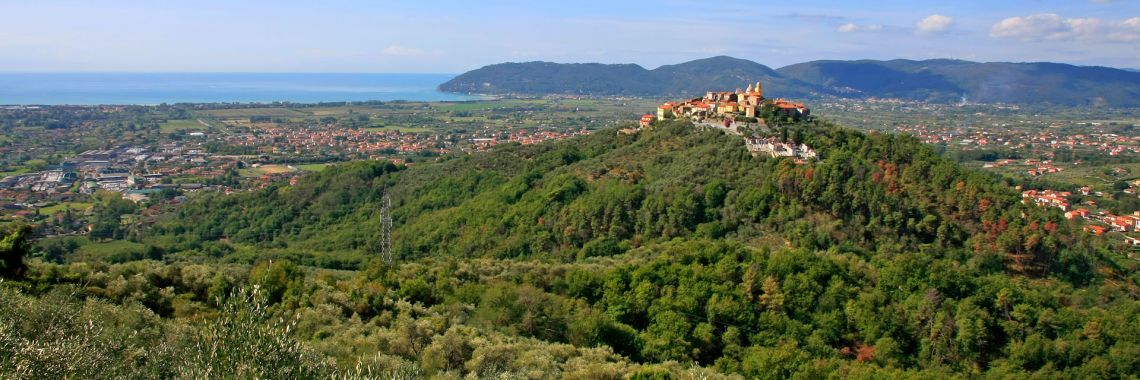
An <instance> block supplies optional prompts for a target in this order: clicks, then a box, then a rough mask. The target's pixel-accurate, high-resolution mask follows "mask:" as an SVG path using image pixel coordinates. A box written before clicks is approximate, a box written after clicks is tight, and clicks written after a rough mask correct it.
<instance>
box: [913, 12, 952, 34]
mask: <svg viewBox="0 0 1140 380" xmlns="http://www.w3.org/2000/svg"><path fill="white" fill-rule="evenodd" d="M953 22H954V19H953V18H951V17H950V16H943V15H940V14H932V15H930V16H926V18H924V19H922V21H919V22H918V24H917V25H916V26H915V31H917V32H918V33H919V34H938V33H942V32H945V31H946V30H948V29H950V24H951V23H953Z"/></svg>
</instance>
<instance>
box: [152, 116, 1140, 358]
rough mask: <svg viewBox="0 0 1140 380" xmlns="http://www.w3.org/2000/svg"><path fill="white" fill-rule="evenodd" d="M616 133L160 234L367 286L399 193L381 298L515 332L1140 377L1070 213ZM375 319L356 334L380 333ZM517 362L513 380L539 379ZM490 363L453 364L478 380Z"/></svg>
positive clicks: (916, 155)
mask: <svg viewBox="0 0 1140 380" xmlns="http://www.w3.org/2000/svg"><path fill="white" fill-rule="evenodd" d="M615 132H616V131H615V130H607V131H602V132H599V133H596V134H594V135H591V136H584V137H580V138H576V139H572V140H567V141H563V142H559V143H552V144H539V145H531V146H520V145H508V146H500V147H497V148H496V149H495V150H494V151H492V152H489V153H483V154H473V155H469V156H457V157H451V158H449V159H447V160H445V161H443V162H439V163H432V164H424V165H417V166H415V167H411V168H402V167H396V166H393V165H391V164H387V163H378V162H357V163H350V164H342V165H337V166H335V167H332V168H330V169H328V170H326V171H325V172H322V173H319V174H314V175H312V176H310V177H307V178H305V179H303V180H302V181H301V182H300V183H298V184H297V185H295V186H288V185H285V184H276V185H273V186H270V187H269V188H267V189H264V190H261V191H256V192H251V193H246V194H238V195H234V196H206V197H204V198H201V199H197V200H195V201H193V202H191V203H190V204H187V205H186V206H184V207H183V208H182V209H181V210H180V211H179V213H180V215H179V216H180V217H179V218H177V219H176V220H172V221H169V222H166V223H163V224H161V225H159V226H157V227H156V228H155V229H154V230H153V231H152V233H155V234H157V235H158V236H156V237H155V239H156V241H166V242H168V243H170V244H173V245H172V246H170V247H168V248H167V250H169V251H178V250H179V248H178V247H177V246H178V245H181V246H183V247H186V248H188V249H190V250H191V251H198V250H199V248H196V245H198V246H203V247H204V246H206V245H207V243H209V244H221V245H237V246H238V247H237V250H238V252H241V251H242V250H244V249H245V248H244V247H245V246H247V245H252V246H256V247H258V250H259V251H260V255H261V256H262V257H266V256H269V257H277V258H281V257H283V256H285V257H293V258H294V259H299V260H308V261H309V263H312V264H318V265H330V264H331V265H354V263H352V262H351V261H352V260H351V258H352V257H354V254H356V255H359V254H369V255H375V252H376V249H377V247H376V243H375V242H376V241H377V240H378V238H379V233H378V231H379V227H380V225H379V218H378V217H377V216H378V204H379V200H380V199H381V194H382V193H383V192H385V191H386V192H389V194H391V196H392V200H393V215H394V219H395V223H394V224H395V232H394V237H393V239H394V240H393V243H394V246H395V252H396V256H397V257H398V258H399V261H400V262H401V263H402V264H398V265H397V266H396V267H398V268H399V273H400V274H399V277H398V278H394V277H392V276H394V275H393V274H386V273H390V271H392V270H394V269H384V268H389V266H387V265H381V266H380V267H379V269H377V268H375V267H374V268H372V269H369V270H368V271H364V272H361V273H363V274H364V275H362V276H371V277H367V278H366V279H363V280H360V281H365V285H360V286H361V287H362V288H361V289H366V286H373V287H382V288H390V289H392V294H396V295H399V297H400V299H407V300H410V301H414V302H416V303H421V304H423V305H425V306H431V307H433V309H432V310H435V311H436V312H437V313H441V314H444V315H448V316H449V317H447V319H448V320H452V319H454V320H457V321H465V322H463V323H467V324H470V325H472V326H479V328H483V329H487V330H488V331H497V332H498V334H507V335H511V336H516V335H517V336H522V337H527V338H537V339H540V340H542V341H546V342H555V343H559V344H561V343H570V344H573V345H575V346H580V347H594V346H601V347H606V348H607V349H612V350H613V352H616V353H617V354H620V355H621V356H622V357H624V358H629V359H630V360H634V361H637V362H641V363H661V362H666V361H670V360H673V361H679V362H682V363H685V362H694V363H697V364H699V365H701V366H707V367H710V368H715V370H716V371H720V372H724V373H737V374H741V375H744V376H746V377H749V378H757V377H765V376H774V377H781V378H786V377H791V376H792V374H817V375H818V374H824V373H832V374H840V375H841V376H844V377H846V376H853V377H870V378H880V377H947V376H951V375H952V374H953V373H968V374H971V375H974V376H980V375H983V374H985V375H991V376H994V377H1004V376H1011V377H1025V376H1027V375H1028V374H1030V373H1036V374H1038V375H1040V376H1045V377H1055V376H1061V377H1078V378H1081V377H1113V376H1118V375H1127V374H1130V373H1135V371H1136V370H1137V369H1140V368H1137V364H1136V363H1138V362H1136V361H1135V360H1132V361H1129V358H1130V357H1132V355H1131V354H1130V353H1132V352H1135V350H1136V348H1137V347H1140V341H1138V339H1140V334H1137V332H1136V326H1138V325H1136V324H1135V321H1136V318H1138V316H1140V312H1137V310H1140V302H1137V301H1136V299H1135V296H1134V294H1136V293H1135V291H1136V289H1137V286H1136V283H1135V280H1134V279H1133V278H1123V277H1120V274H1119V272H1118V270H1119V269H1114V268H1113V267H1112V264H1111V263H1110V262H1108V261H1105V260H1104V259H1102V258H1100V257H1101V256H1100V255H1101V254H1102V252H1100V251H1099V250H1098V249H1097V248H1096V247H1095V246H1094V245H1093V244H1092V242H1091V241H1090V240H1088V237H1087V236H1086V235H1084V234H1083V233H1081V232H1080V231H1079V230H1077V229H1076V228H1074V227H1075V225H1074V224H1071V223H1070V222H1069V221H1067V220H1065V219H1064V218H1063V217H1062V216H1061V215H1060V213H1059V212H1057V211H1056V210H1055V209H1044V208H1037V207H1032V206H1026V205H1022V204H1021V202H1020V198H1019V196H1018V194H1016V193H1015V192H1013V191H1012V190H1011V189H1010V188H1009V187H1008V186H1007V185H1006V184H1003V183H1000V182H997V181H996V180H995V179H994V178H993V177H990V176H988V175H985V174H982V173H979V172H977V171H973V170H969V169H963V168H961V167H959V166H957V165H956V164H954V163H952V162H950V161H948V160H946V159H944V158H942V157H939V156H938V155H936V154H934V153H933V152H932V151H931V149H930V148H928V147H926V146H925V145H923V144H921V143H919V142H918V141H917V140H915V139H914V138H911V137H905V136H894V135H881V134H870V135H868V134H862V133H859V132H855V131H852V130H848V129H845V128H840V127H835V126H830V125H826V124H818V125H816V124H813V125H800V126H797V127H796V129H795V130H794V131H792V133H791V135H792V136H793V137H795V138H797V140H799V141H803V142H806V143H808V144H809V145H812V146H813V147H815V148H816V150H817V151H818V152H819V153H820V155H821V156H822V160H821V161H819V162H816V163H813V164H810V165H794V164H793V163H792V162H791V161H789V160H786V159H768V158H755V157H752V156H751V155H750V154H749V153H748V152H747V151H746V150H745V149H744V147H743V145H742V143H741V141H740V140H739V138H737V137H731V136H726V135H723V134H720V133H718V132H709V131H698V130H695V129H694V128H693V127H692V125H690V124H688V123H680V122H676V123H663V124H658V125H656V126H655V127H653V128H652V129H650V130H647V131H643V132H640V133H638V134H634V135H622V134H617V133H615ZM223 251H225V250H223ZM322 252H323V253H322ZM238 255H239V254H231V255H230V256H238ZM338 258H342V259H343V258H348V259H344V260H340V261H338V260H339V259H338ZM237 259H239V260H241V258H240V257H238V258H237ZM249 260H254V258H249ZM1102 276H1112V277H1113V279H1112V280H1111V281H1106V280H1105V278H1104V277H1102ZM367 281H373V282H367ZM368 284H374V285H368ZM283 292H284V291H283ZM296 292H303V291H302V290H296ZM353 292H356V291H355V290H353ZM285 294H291V293H288V292H285ZM354 294H355V293H354ZM293 297H297V296H293ZM385 299H387V298H385ZM296 302H301V303H302V304H303V303H305V302H311V301H309V299H307V298H302V299H300V300H299V301H296ZM372 302H373V303H371V304H360V305H362V306H357V307H359V308H360V309H359V310H356V309H354V310H352V311H351V312H346V313H348V314H345V315H349V314H352V313H361V314H363V315H375V316H377V317H376V318H382V316H383V315H384V313H386V312H387V311H385V310H387V309H385V307H387V306H367V305H372V304H377V305H384V304H385V303H383V302H379V301H372ZM385 302H390V301H385ZM391 302H394V301H391ZM372 308H376V309H372ZM441 318H442V317H441ZM375 321H378V322H369V324H371V323H380V324H386V323H389V322H384V321H386V320H384V319H376V320H375ZM401 331H403V330H401ZM336 334H340V333H339V332H338V333H336ZM401 334H402V333H401ZM449 334H450V333H449ZM401 336H402V335H401ZM342 339H345V341H350V340H351V339H350V338H342ZM456 339H458V338H456ZM476 341H478V340H477V339H476V340H472V342H476ZM472 344H476V343H472ZM478 344H483V343H478ZM542 347H543V348H536V349H538V350H546V349H550V350H554V349H556V348H552V346H542ZM394 350H395V349H391V350H390V351H393V352H401V353H400V355H405V357H409V358H411V359H413V360H420V359H416V358H417V356H416V355H418V354H417V353H416V351H415V350H410V351H409V350H404V351H394ZM503 350H504V351H501V354H496V355H503V357H502V358H499V359H496V360H501V362H497V363H500V364H499V365H500V366H501V367H500V368H516V367H518V368H525V367H520V366H525V362H520V361H521V360H523V358H524V356H525V354H522V353H518V352H516V351H517V350H506V349H505V348H504V349H503ZM384 352H387V351H384ZM481 352H482V351H481ZM496 352H500V351H496ZM464 355H466V356H464ZM485 355H490V354H487V353H483V354H473V353H472V352H470V351H457V352H456V353H455V357H456V358H457V359H454V360H455V362H456V363H459V364H458V365H459V366H460V367H462V363H464V362H466V361H468V360H470V361H471V362H468V363H469V364H467V367H466V368H468V369H470V370H471V371H476V372H477V371H479V370H478V369H479V368H482V367H480V366H478V365H476V364H477V363H479V362H480V361H481V360H490V359H482V358H485V357H486V356H485ZM496 358H498V356H496ZM422 360H425V361H424V363H432V362H431V361H430V360H428V359H422ZM516 360H518V361H516ZM591 360H599V361H601V360H602V359H591ZM605 360H610V359H605ZM470 363H476V364H470ZM1104 363H1121V364H1119V365H1117V366H1109V365H1106V364H1104Z"/></svg>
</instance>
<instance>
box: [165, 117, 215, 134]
mask: <svg viewBox="0 0 1140 380" xmlns="http://www.w3.org/2000/svg"><path fill="white" fill-rule="evenodd" d="M161 127H162V133H172V132H176V131H200V130H206V129H209V128H210V127H209V126H207V125H204V124H202V123H199V122H198V120H170V121H167V122H165V123H162V126H161Z"/></svg>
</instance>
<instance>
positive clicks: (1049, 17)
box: [990, 13, 1140, 42]
mask: <svg viewBox="0 0 1140 380" xmlns="http://www.w3.org/2000/svg"><path fill="white" fill-rule="evenodd" d="M990 37H994V38H1015V39H1020V40H1025V41H1033V40H1036V41H1047V40H1048V41H1056V40H1085V41H1109V42H1134V41H1140V17H1133V18H1130V19H1127V20H1124V21H1121V22H1105V21H1103V20H1101V19H1098V18H1070V19H1066V18H1062V17H1061V16H1060V15H1057V14H1056V13H1041V14H1035V15H1030V16H1025V17H1008V18H1006V19H1004V20H1001V21H1000V22H998V23H997V24H994V26H993V27H992V28H990Z"/></svg>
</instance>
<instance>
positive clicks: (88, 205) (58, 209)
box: [40, 202, 95, 215]
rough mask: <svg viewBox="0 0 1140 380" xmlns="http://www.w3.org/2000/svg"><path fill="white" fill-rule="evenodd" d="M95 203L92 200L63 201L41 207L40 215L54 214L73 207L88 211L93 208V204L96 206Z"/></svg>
mask: <svg viewBox="0 0 1140 380" xmlns="http://www.w3.org/2000/svg"><path fill="white" fill-rule="evenodd" d="M94 205H95V204H94V203H90V202H63V203H59V204H56V205H54V206H48V207H44V208H41V209H40V215H52V214H55V213H57V212H62V211H64V210H66V209H71V211H79V212H82V211H87V209H89V208H91V206H94Z"/></svg>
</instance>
